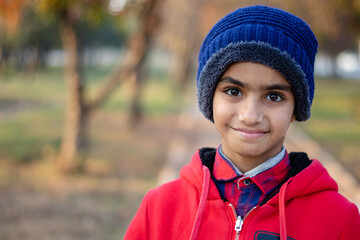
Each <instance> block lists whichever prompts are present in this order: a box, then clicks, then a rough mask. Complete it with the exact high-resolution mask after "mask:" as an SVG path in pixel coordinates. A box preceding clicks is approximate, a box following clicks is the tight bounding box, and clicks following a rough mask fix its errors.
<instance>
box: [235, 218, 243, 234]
mask: <svg viewBox="0 0 360 240" xmlns="http://www.w3.org/2000/svg"><path fill="white" fill-rule="evenodd" d="M242 225H243V220H242V219H241V216H238V217H237V219H236V221H235V231H236V233H239V232H240V231H241V228H242Z"/></svg>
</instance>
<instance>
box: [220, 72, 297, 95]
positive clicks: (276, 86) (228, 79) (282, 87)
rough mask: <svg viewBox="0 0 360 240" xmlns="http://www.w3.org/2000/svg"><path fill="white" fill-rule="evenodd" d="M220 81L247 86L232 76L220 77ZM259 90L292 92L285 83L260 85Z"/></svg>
mask: <svg viewBox="0 0 360 240" xmlns="http://www.w3.org/2000/svg"><path fill="white" fill-rule="evenodd" d="M220 82H225V83H232V84H235V85H237V86H239V87H243V88H249V85H248V84H246V83H243V82H241V81H240V80H237V79H234V78H232V77H229V76H225V77H223V78H220V80H219V83H220ZM260 89H261V90H266V91H269V90H284V91H289V92H292V89H291V86H290V85H287V84H273V85H266V86H261V87H260Z"/></svg>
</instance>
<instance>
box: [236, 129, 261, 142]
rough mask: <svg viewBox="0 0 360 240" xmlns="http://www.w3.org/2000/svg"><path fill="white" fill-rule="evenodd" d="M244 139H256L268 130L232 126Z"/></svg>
mask: <svg viewBox="0 0 360 240" xmlns="http://www.w3.org/2000/svg"><path fill="white" fill-rule="evenodd" d="M232 129H233V130H235V131H236V132H237V133H238V134H240V136H241V137H243V138H244V139H249V140H255V139H257V138H260V137H262V136H264V135H265V134H266V133H268V131H265V130H262V129H248V128H232Z"/></svg>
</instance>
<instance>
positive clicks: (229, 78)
mask: <svg viewBox="0 0 360 240" xmlns="http://www.w3.org/2000/svg"><path fill="white" fill-rule="evenodd" d="M220 82H225V83H232V84H235V85H237V86H239V87H245V88H246V86H247V85H248V84H246V83H243V82H241V81H240V80H237V79H234V78H232V77H229V76H225V77H222V78H220V80H219V82H218V83H220Z"/></svg>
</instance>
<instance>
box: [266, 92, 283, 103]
mask: <svg viewBox="0 0 360 240" xmlns="http://www.w3.org/2000/svg"><path fill="white" fill-rule="evenodd" d="M266 99H267V100H269V101H271V102H280V101H283V100H284V98H283V97H282V96H281V95H280V94H278V93H270V94H268V95H267V96H266Z"/></svg>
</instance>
